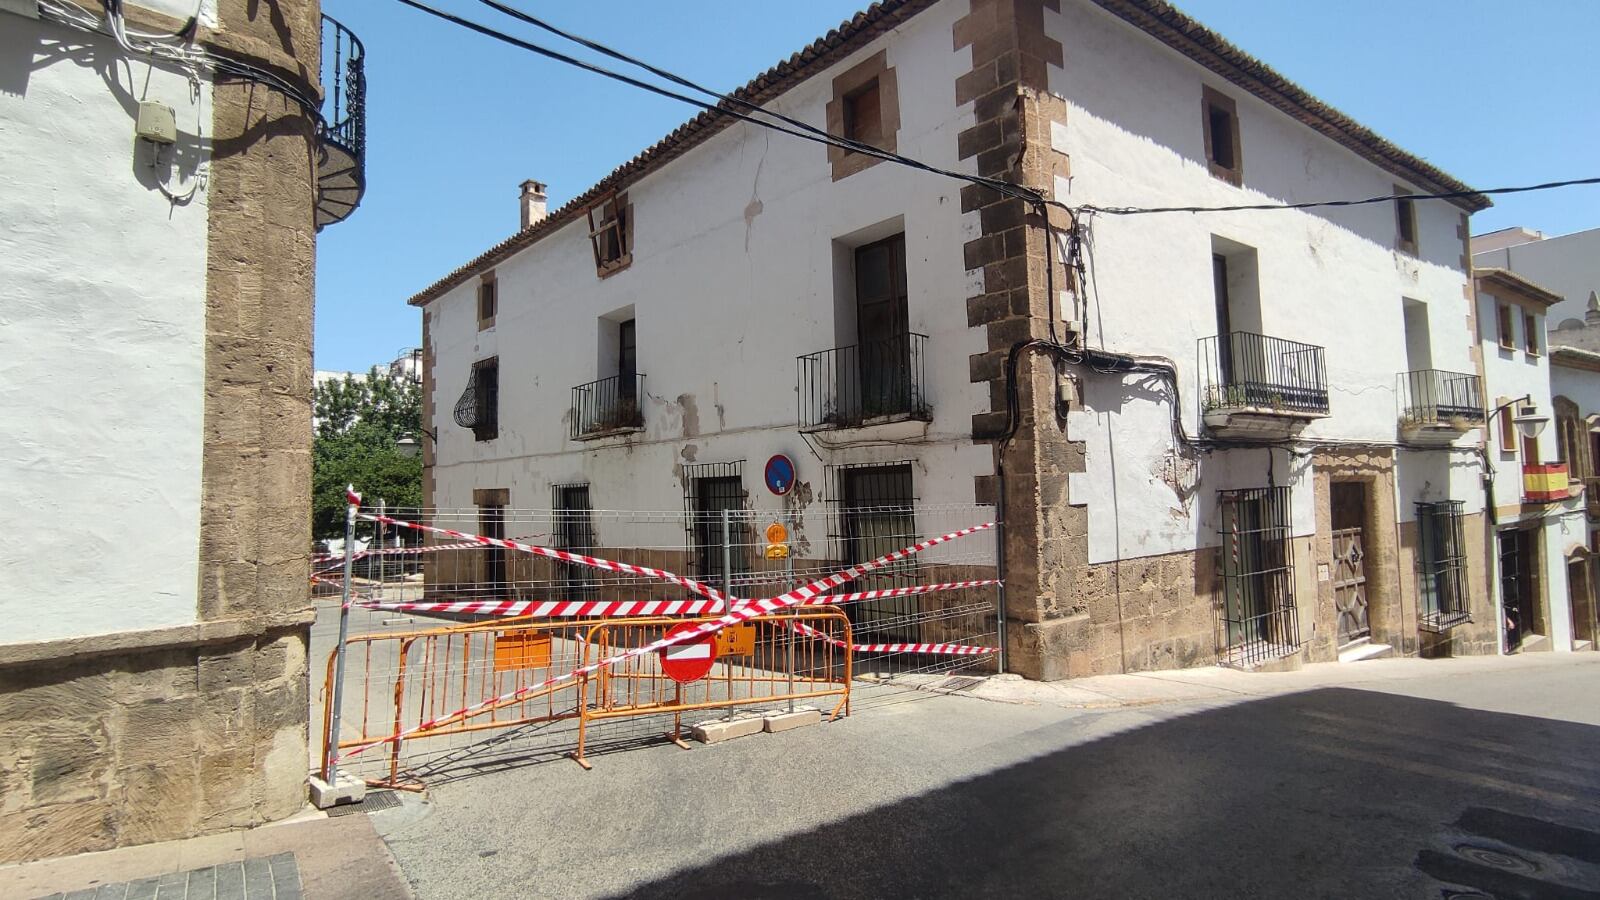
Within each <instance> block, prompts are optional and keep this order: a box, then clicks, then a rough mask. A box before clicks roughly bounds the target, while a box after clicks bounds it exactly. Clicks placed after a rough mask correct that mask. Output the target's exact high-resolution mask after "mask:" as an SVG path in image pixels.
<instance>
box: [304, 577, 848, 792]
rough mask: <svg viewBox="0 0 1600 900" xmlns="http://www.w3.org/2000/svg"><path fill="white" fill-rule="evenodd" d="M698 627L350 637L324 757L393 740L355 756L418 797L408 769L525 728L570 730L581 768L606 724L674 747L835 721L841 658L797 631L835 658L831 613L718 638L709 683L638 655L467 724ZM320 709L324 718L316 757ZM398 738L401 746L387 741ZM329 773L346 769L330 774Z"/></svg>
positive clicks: (560, 626) (766, 623)
mask: <svg viewBox="0 0 1600 900" xmlns="http://www.w3.org/2000/svg"><path fill="white" fill-rule="evenodd" d="M703 621H707V619H681V618H680V619H672V618H659V617H658V618H647V619H609V620H592V619H591V620H587V621H537V622H535V621H526V620H523V621H515V622H505V621H499V622H483V623H474V624H470V625H457V626H449V627H442V628H435V629H427V630H417V631H407V632H391V633H380V634H367V635H351V636H350V638H349V639H348V641H347V642H346V651H345V652H346V663H345V665H346V673H345V686H344V709H343V713H342V717H341V718H342V722H341V730H342V732H343V733H342V734H341V735H340V736H339V739H338V741H337V748H335V749H336V752H337V751H343V750H346V749H349V748H352V747H359V746H364V745H368V744H371V743H373V742H375V741H382V740H386V739H392V740H391V741H390V743H389V744H388V746H387V747H386V748H384V749H383V750H381V751H375V752H374V753H372V754H371V755H370V756H368V757H360V758H358V761H359V762H358V763H357V764H358V765H359V767H360V771H358V772H357V773H356V774H360V775H362V776H364V777H365V778H366V780H367V781H368V782H369V783H372V784H378V785H384V786H389V787H399V788H409V789H417V788H419V787H420V783H419V782H418V780H417V778H418V775H417V773H416V771H415V770H416V769H417V768H418V766H419V765H421V766H422V768H424V769H426V768H427V765H426V764H423V763H421V762H420V761H421V760H424V759H433V758H437V757H439V756H440V755H441V754H450V753H461V754H464V755H470V754H471V752H472V751H473V747H474V743H473V742H474V741H478V740H482V739H485V738H489V737H492V736H493V735H492V734H485V733H486V732H494V731H501V732H507V731H509V730H511V729H516V728H519V727H524V726H542V725H550V724H558V723H563V722H569V721H575V722H576V734H575V735H574V736H573V737H574V739H575V748H574V749H573V750H571V751H570V753H569V755H571V756H572V757H573V758H574V759H575V760H577V761H578V762H579V764H581V765H583V766H584V767H585V768H588V767H589V763H588V762H587V761H586V760H585V759H584V749H585V743H586V741H588V740H589V739H590V729H591V728H592V727H593V726H594V725H596V724H598V723H600V722H602V721H605V720H614V719H620V718H625V717H634V716H654V715H662V716H664V715H668V714H670V715H672V717H673V723H672V731H671V732H669V733H667V735H666V736H667V737H668V738H669V739H671V740H673V741H676V742H678V743H679V744H680V745H682V741H681V739H680V737H679V731H680V728H681V724H682V714H683V713H684V712H689V711H698V710H711V709H722V708H732V707H738V706H748V705H757V704H769V705H770V704H775V703H791V702H792V701H796V700H815V699H818V698H826V697H836V698H838V699H837V701H836V702H835V703H834V705H833V706H832V709H831V711H830V716H831V717H837V716H839V715H841V714H848V712H849V699H850V674H851V660H850V653H849V651H848V650H847V649H844V648H842V647H837V646H834V645H833V644H832V643H830V642H828V641H826V640H818V639H812V638H808V637H806V636H804V635H802V634H800V633H799V629H797V628H795V627H794V626H795V625H796V624H804V625H806V626H808V627H809V628H811V629H814V630H815V631H817V632H820V633H821V634H824V635H827V636H829V637H834V638H837V639H839V640H840V641H842V643H843V644H845V645H846V646H848V644H849V643H850V624H849V620H848V619H846V618H845V615H844V613H842V612H841V611H839V610H838V609H837V608H833V607H817V608H811V609H807V610H805V611H803V612H795V613H791V614H783V615H773V616H763V617H760V618H757V619H753V620H751V621H749V622H746V623H743V624H741V625H738V626H733V627H730V628H728V629H725V630H724V631H723V632H721V633H719V634H718V639H717V645H718V652H717V660H716V663H715V665H714V667H713V668H712V671H711V673H710V675H708V676H707V677H706V678H703V679H700V680H699V681H694V682H690V683H688V684H679V683H678V682H675V681H673V680H672V679H670V678H668V677H667V676H666V675H665V674H664V673H663V672H662V669H661V657H660V655H659V654H646V655H643V656H638V657H634V658H631V659H629V660H626V661H624V662H623V663H621V664H619V665H617V666H615V667H613V668H608V669H602V670H600V671H598V672H595V673H592V674H590V675H588V676H585V677H582V678H579V679H575V680H572V681H568V682H564V683H562V684H559V685H553V686H551V687H548V688H545V689H542V690H537V691H530V692H528V693H526V694H523V695H521V696H518V697H517V698H516V699H514V700H506V701H504V702H500V703H494V704H491V705H489V706H486V707H483V708H481V709H473V711H472V712H471V713H469V714H463V713H461V712H459V711H461V710H465V709H468V708H470V707H474V706H475V704H477V703H479V702H480V701H483V700H484V698H490V697H502V696H506V695H508V694H511V693H513V692H515V691H517V690H518V689H519V688H524V687H527V686H530V685H537V684H539V683H541V682H543V681H545V680H546V679H548V678H549V677H550V676H551V675H554V674H560V673H562V672H570V671H572V670H575V669H577V668H579V667H580V666H583V665H585V664H587V663H591V662H594V661H596V660H599V659H603V658H605V657H607V656H610V655H612V654H614V653H616V652H617V651H619V650H622V649H625V648H628V647H636V646H642V645H643V644H646V643H649V642H651V641H654V640H657V639H658V638H660V637H661V636H662V635H664V634H665V633H666V631H667V630H669V629H671V628H673V627H674V626H677V625H680V624H682V623H684V622H703ZM335 658H336V654H329V658H328V667H327V676H326V680H325V683H324V684H325V687H324V691H323V697H324V698H328V697H331V696H332V693H333V692H332V687H333V679H334V671H335V665H334V661H335ZM331 715H332V709H331V707H330V706H327V705H326V704H325V705H324V709H323V728H322V734H323V735H324V739H323V745H324V746H323V751H324V752H323V754H322V756H321V759H324V760H326V759H328V758H329V754H328V752H327V751H328V749H329V748H328V747H327V746H326V744H327V740H328V739H327V737H326V736H327V735H328V733H329V730H330V728H329V726H330V724H331ZM404 732H410V733H407V734H406V736H405V737H404V738H403V739H401V738H399V737H398V735H400V734H402V733H404ZM340 765H341V768H344V767H346V766H348V765H350V764H348V763H341V764H340Z"/></svg>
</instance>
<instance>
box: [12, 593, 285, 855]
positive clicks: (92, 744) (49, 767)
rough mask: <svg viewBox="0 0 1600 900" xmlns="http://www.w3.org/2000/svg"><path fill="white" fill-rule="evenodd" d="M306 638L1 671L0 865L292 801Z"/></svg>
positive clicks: (250, 821) (179, 829)
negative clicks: (3, 724)
mask: <svg viewBox="0 0 1600 900" xmlns="http://www.w3.org/2000/svg"><path fill="white" fill-rule="evenodd" d="M308 637H309V627H308V626H307V625H306V624H294V625H289V626H282V627H277V628H274V629H271V630H268V631H266V632H265V633H262V634H259V635H254V636H240V637H234V638H231V639H228V640H225V641H223V642H219V643H207V644H204V645H201V646H196V645H193V644H190V645H188V646H181V645H177V646H175V645H171V644H168V645H166V646H161V647H156V648H149V649H143V650H135V651H116V652H110V653H101V654H98V655H92V656H91V655H82V654H80V655H75V656H70V657H66V658H61V659H54V660H48V661H43V662H33V663H30V664H27V665H21V664H18V665H8V666H6V667H4V668H0V721H3V722H4V723H5V727H4V728H3V729H0V863H10V862H20V861H25V860H32V859H40V858H44V857H52V856H63V855H67V854H73V853H82V852H86V851H93V850H106V849H109V848H112V847H118V846H124V845H129V844H143V843H149V842H153V841H164V840H172V839H176V838H185V837H192V836H195V835H200V834H205V833H209V832H216V831H224V830H228V829H234V828H244V827H247V826H251V825H258V824H261V823H263V822H268V821H272V820H275V819H281V818H284V817H286V816H289V815H292V814H293V813H295V812H296V811H298V810H299V809H301V808H302V807H303V806H304V804H305V799H306V786H305V781H306V772H307V758H308V757H307V745H306V718H307V696H306V691H307V680H306V642H307V640H308Z"/></svg>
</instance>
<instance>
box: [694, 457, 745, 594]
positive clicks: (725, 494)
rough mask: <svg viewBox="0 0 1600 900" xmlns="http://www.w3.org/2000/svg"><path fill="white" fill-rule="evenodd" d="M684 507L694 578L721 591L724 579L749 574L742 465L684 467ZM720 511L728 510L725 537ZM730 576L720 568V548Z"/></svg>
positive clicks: (721, 559)
mask: <svg viewBox="0 0 1600 900" xmlns="http://www.w3.org/2000/svg"><path fill="white" fill-rule="evenodd" d="M683 469H684V471H683V506H684V512H685V514H686V521H687V523H688V531H689V535H688V536H689V540H690V542H691V546H692V548H693V555H694V574H695V577H696V578H698V579H700V580H701V581H704V582H707V583H708V584H710V585H711V586H713V587H717V588H720V587H722V584H723V580H724V577H725V576H728V575H732V576H737V575H742V574H744V573H745V572H748V571H749V570H750V564H749V561H748V559H747V558H746V552H747V551H748V550H749V549H750V546H751V543H750V538H749V537H748V536H747V532H748V530H749V528H748V526H749V522H748V521H747V519H748V516H746V515H745V514H744V503H745V493H744V474H743V470H744V461H743V460H740V461H739V462H730V463H701V464H698V465H689V466H684V467H683ZM723 510H729V511H730V512H729V515H728V517H727V522H728V525H727V528H728V531H727V534H724V533H723ZM724 542H726V543H727V545H728V550H727V556H728V561H729V563H730V564H731V572H730V571H729V570H728V568H726V567H724V566H723V544H724Z"/></svg>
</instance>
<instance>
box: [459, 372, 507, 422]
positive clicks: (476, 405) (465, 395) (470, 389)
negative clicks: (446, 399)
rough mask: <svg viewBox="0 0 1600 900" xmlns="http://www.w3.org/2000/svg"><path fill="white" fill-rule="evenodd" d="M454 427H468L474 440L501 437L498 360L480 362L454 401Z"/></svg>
mask: <svg viewBox="0 0 1600 900" xmlns="http://www.w3.org/2000/svg"><path fill="white" fill-rule="evenodd" d="M456 424H457V425H460V426H461V427H462V428H471V429H472V434H473V437H474V438H475V439H477V440H480V441H489V440H493V439H494V438H496V437H498V436H499V434H500V358H499V357H491V358H489V359H485V360H480V361H479V362H477V363H475V364H474V365H473V367H472V374H471V375H470V376H469V377H468V378H467V389H466V390H465V391H462V393H461V399H459V400H457V401H456Z"/></svg>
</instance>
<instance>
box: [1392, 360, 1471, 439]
mask: <svg viewBox="0 0 1600 900" xmlns="http://www.w3.org/2000/svg"><path fill="white" fill-rule="evenodd" d="M1397 391H1398V394H1399V400H1400V420H1401V422H1402V423H1404V424H1406V425H1409V426H1414V427H1415V426H1423V425H1457V426H1461V427H1466V426H1471V425H1478V424H1481V423H1482V422H1483V383H1482V382H1481V381H1480V380H1479V379H1478V376H1476V375H1471V374H1468V373H1465V372H1443V371H1440V370H1438V369H1417V370H1416V371H1413V372H1402V373H1400V377H1399V384H1398V387H1397Z"/></svg>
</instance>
